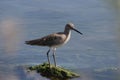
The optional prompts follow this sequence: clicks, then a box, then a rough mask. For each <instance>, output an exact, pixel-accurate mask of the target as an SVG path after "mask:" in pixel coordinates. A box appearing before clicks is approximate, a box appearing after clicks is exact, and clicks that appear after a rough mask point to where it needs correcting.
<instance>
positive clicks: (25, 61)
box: [0, 0, 120, 80]
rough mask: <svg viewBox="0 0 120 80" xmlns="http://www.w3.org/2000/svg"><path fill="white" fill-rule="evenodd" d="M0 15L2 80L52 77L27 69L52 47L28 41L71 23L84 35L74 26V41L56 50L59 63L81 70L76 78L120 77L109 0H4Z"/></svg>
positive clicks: (115, 79)
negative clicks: (29, 71) (105, 0)
mask: <svg viewBox="0 0 120 80" xmlns="http://www.w3.org/2000/svg"><path fill="white" fill-rule="evenodd" d="M0 17H1V18H0V55H1V56H0V79H1V80H48V79H47V78H44V77H41V76H39V75H38V74H36V73H28V72H26V69H25V68H24V66H25V65H35V64H40V63H43V62H46V61H47V57H46V52H47V50H48V48H47V47H38V46H28V45H25V44H24V42H25V41H26V40H31V39H36V38H40V37H42V36H45V35H47V34H50V33H54V32H58V31H63V30H64V26H65V24H66V23H68V22H73V23H74V24H75V26H76V28H77V29H78V30H80V31H81V32H82V33H83V35H82V36H81V35H79V34H77V33H76V32H74V31H72V37H71V40H70V41H69V42H68V43H67V44H66V45H64V46H63V47H60V48H58V49H57V54H56V58H57V64H58V65H59V66H63V67H65V68H68V69H70V70H72V71H74V72H77V73H79V74H80V75H81V77H80V78H76V79H72V80H119V79H120V78H119V76H118V75H119V71H120V69H119V59H118V54H119V47H118V43H117V36H116V34H115V26H116V20H115V12H114V10H113V9H111V6H110V5H109V4H107V3H106V2H104V1H101V0H76V1H73V0H69V1H64V0H61V1H55V0H51V1H48V0H34V1H33V0H29V1H27V0H20V1H19V0H1V1H0ZM51 55H52V53H51ZM51 60H52V56H51ZM6 76H7V77H6Z"/></svg>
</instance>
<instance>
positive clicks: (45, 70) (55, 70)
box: [29, 63, 79, 80]
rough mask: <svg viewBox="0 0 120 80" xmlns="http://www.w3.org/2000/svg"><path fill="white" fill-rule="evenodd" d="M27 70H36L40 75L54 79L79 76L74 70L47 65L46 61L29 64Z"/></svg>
mask: <svg viewBox="0 0 120 80" xmlns="http://www.w3.org/2000/svg"><path fill="white" fill-rule="evenodd" d="M29 70H31V71H32V70H36V71H37V72H38V73H40V74H41V75H42V76H45V77H48V78H55V80H60V79H62V80H63V79H69V78H76V77H79V75H78V74H77V73H74V72H72V71H69V70H67V69H64V68H62V67H55V66H54V65H51V66H50V67H49V64H48V63H43V64H40V65H35V66H31V67H29Z"/></svg>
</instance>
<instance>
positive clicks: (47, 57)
mask: <svg viewBox="0 0 120 80" xmlns="http://www.w3.org/2000/svg"><path fill="white" fill-rule="evenodd" d="M49 52H50V49H49V50H48V51H47V59H48V64H49V67H50V58H49Z"/></svg>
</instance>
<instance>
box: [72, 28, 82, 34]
mask: <svg viewBox="0 0 120 80" xmlns="http://www.w3.org/2000/svg"><path fill="white" fill-rule="evenodd" d="M72 29H73V30H74V31H76V32H78V33H80V34H81V35H83V33H81V32H80V31H78V30H77V29H75V28H72Z"/></svg>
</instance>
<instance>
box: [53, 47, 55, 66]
mask: <svg viewBox="0 0 120 80" xmlns="http://www.w3.org/2000/svg"><path fill="white" fill-rule="evenodd" d="M55 51H56V48H54V49H53V59H54V64H55V67H56V58H55Z"/></svg>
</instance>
